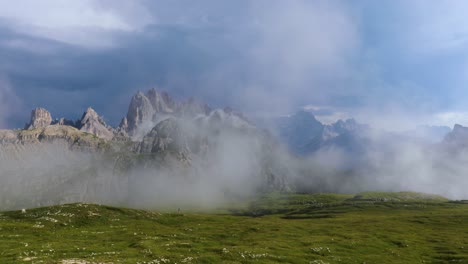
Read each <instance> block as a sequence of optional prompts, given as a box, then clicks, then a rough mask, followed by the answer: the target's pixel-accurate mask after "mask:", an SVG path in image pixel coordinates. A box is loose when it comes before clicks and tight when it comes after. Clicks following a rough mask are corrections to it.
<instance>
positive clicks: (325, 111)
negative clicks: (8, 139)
mask: <svg viewBox="0 0 468 264" xmlns="http://www.w3.org/2000/svg"><path fill="white" fill-rule="evenodd" d="M467 13H468V2H467V1H463V0H460V1H457V0H447V1H437V0H412V1H406V0H381V1H372V0H356V1H320V0H317V1H315V0H303V1H301V0H258V1H248V0H237V1H219V0H200V1H190V0H133V1H124V0H77V1H63V0H42V1H33V0H29V1H28V0H15V1H10V0H0V128H15V127H22V126H24V123H25V122H27V121H28V119H29V115H30V111H31V109H33V108H35V107H45V108H46V109H48V110H49V111H51V113H52V115H53V117H56V118H59V117H66V118H70V119H77V118H79V117H80V116H81V113H82V112H83V111H85V109H86V108H87V107H88V106H91V107H93V108H94V109H95V110H96V111H97V112H98V113H99V114H100V115H102V116H103V117H104V119H105V120H107V121H108V122H109V123H110V124H112V125H117V124H118V123H119V121H120V119H121V118H122V117H123V116H124V115H125V114H126V111H127V108H128V104H129V101H130V98H131V96H132V95H133V94H134V93H136V92H137V91H140V90H147V89H149V88H152V87H156V88H157V89H160V90H165V91H168V92H169V93H170V94H171V95H172V96H173V97H175V98H179V99H184V98H188V97H195V98H199V99H200V100H203V101H205V102H207V103H209V104H210V105H213V106H214V107H224V106H230V107H232V108H234V109H237V110H239V111H242V112H245V113H247V114H248V115H253V116H272V115H273V116H275V115H284V114H288V113H292V112H294V111H297V110H298V109H301V108H305V109H308V110H309V111H312V112H313V113H316V114H317V115H318V117H319V118H320V119H321V120H324V121H325V122H332V121H334V120H336V119H338V118H348V117H354V118H356V119H357V120H358V121H360V122H363V123H369V124H371V125H374V126H376V127H381V128H384V129H389V130H399V129H407V128H409V127H411V126H416V125H421V124H430V125H448V126H452V125H453V124H454V123H460V124H462V125H467V126H468V103H467V102H468V92H467V89H466V83H467V77H468V75H467V74H468V60H467V59H468V16H466V14H467Z"/></svg>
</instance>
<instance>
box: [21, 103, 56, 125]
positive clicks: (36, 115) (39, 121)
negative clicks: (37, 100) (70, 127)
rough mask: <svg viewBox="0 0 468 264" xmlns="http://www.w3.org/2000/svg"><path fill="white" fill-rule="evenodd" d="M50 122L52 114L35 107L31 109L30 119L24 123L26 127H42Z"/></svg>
mask: <svg viewBox="0 0 468 264" xmlns="http://www.w3.org/2000/svg"><path fill="white" fill-rule="evenodd" d="M50 124H52V115H51V114H50V112H49V111H47V110H46V109H44V108H42V107H38V108H35V109H33V110H32V111H31V120H30V122H29V124H27V125H26V129H36V128H43V127H46V126H48V125H50Z"/></svg>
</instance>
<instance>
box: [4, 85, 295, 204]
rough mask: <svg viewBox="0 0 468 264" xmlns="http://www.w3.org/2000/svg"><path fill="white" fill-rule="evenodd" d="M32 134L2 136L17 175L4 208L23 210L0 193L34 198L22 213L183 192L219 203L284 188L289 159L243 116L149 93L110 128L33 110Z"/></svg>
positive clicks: (95, 120) (7, 166)
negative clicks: (222, 199) (45, 207)
mask: <svg viewBox="0 0 468 264" xmlns="http://www.w3.org/2000/svg"><path fill="white" fill-rule="evenodd" d="M28 128H29V129H28V130H0V144H1V148H0V175H3V174H5V175H13V176H14V175H16V176H17V177H16V176H14V177H12V178H11V179H10V178H8V179H6V178H3V179H0V183H1V184H0V198H1V199H0V208H1V207H3V205H5V203H6V204H8V206H10V207H11V208H15V207H16V206H20V204H21V203H15V204H13V203H9V202H11V201H7V200H8V197H10V196H11V195H14V194H11V195H10V194H9V193H10V192H9V190H8V189H6V188H3V189H2V188H1V186H5V185H3V183H5V182H6V184H10V186H16V187H17V188H18V190H21V193H24V194H31V196H32V197H34V199H32V200H31V198H30V197H29V196H28V198H25V200H24V202H25V204H24V205H23V204H21V206H27V204H28V203H30V202H31V201H34V205H35V206H38V205H44V204H53V203H57V202H65V201H66V202H78V201H91V202H106V203H110V202H112V201H114V202H115V201H122V202H124V203H125V202H129V201H141V200H142V199H148V197H150V198H149V202H154V201H155V200H157V199H156V198H155V197H160V196H158V195H160V193H166V195H167V196H171V195H174V191H175V190H180V189H181V188H182V189H184V195H188V197H191V196H190V195H194V192H195V193H196V192H197V190H203V192H202V193H199V194H198V193H197V194H196V195H200V197H204V196H205V195H206V193H210V195H213V197H217V198H220V197H224V195H225V194H226V192H228V193H230V194H232V195H234V196H236V195H244V194H245V193H248V192H254V191H258V190H276V191H285V190H288V189H289V184H288V180H287V175H288V170H287V168H286V166H285V164H283V162H282V160H281V159H282V158H283V157H282V156H281V155H283V154H284V153H285V152H283V151H282V150H281V149H280V148H278V146H277V145H276V144H275V142H274V141H273V139H272V138H270V137H268V136H267V134H266V133H264V132H263V131H262V130H260V129H258V128H257V127H256V126H255V125H253V124H252V123H250V122H249V121H248V120H247V119H246V118H245V117H243V116H242V115H241V114H239V113H236V112H234V111H232V110H231V109H228V108H226V109H215V110H211V109H210V108H209V107H208V106H207V105H206V104H203V103H201V102H198V101H196V100H193V99H191V100H188V101H185V102H176V101H174V100H172V99H171V98H170V97H169V95H167V94H166V93H160V92H157V91H156V90H154V89H153V90H150V91H148V92H147V93H142V92H139V93H137V94H136V95H135V96H133V98H132V99H131V102H130V106H129V111H128V113H127V116H126V117H125V118H124V119H123V120H122V122H121V124H120V125H119V127H118V128H116V129H114V128H111V127H109V126H108V125H107V124H106V123H105V122H104V120H103V119H102V118H101V117H100V116H99V115H98V114H97V113H96V111H94V110H93V109H92V108H88V109H87V110H86V111H85V112H84V113H83V115H82V117H81V119H79V120H78V121H76V122H72V121H68V120H65V119H59V120H55V121H52V117H51V115H50V113H49V112H47V111H46V110H45V109H36V110H35V111H33V114H32V118H31V122H30V124H29V125H28ZM52 160H54V161H57V162H52ZM24 168H27V169H24ZM24 182H31V183H32V184H24ZM145 189H148V192H142V191H141V190H145ZM156 189H157V191H155V190H156ZM7 194H8V195H7ZM109 197H116V199H110V200H109ZM4 198H5V199H4ZM62 198H63V199H62ZM163 198H164V197H163ZM2 201H5V203H2ZM137 205H138V204H137ZM138 206H141V205H138ZM3 208H4V207H3Z"/></svg>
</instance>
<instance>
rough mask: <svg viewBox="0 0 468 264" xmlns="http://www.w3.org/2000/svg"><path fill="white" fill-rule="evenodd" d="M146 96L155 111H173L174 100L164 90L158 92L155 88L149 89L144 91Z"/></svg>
mask: <svg viewBox="0 0 468 264" xmlns="http://www.w3.org/2000/svg"><path fill="white" fill-rule="evenodd" d="M146 97H147V98H148V99H149V101H150V102H151V106H153V110H154V111H155V113H173V112H174V105H175V104H174V101H172V98H170V97H169V95H168V94H167V93H166V92H162V93H159V92H158V91H156V89H154V88H153V89H151V90H149V91H148V92H147V93H146Z"/></svg>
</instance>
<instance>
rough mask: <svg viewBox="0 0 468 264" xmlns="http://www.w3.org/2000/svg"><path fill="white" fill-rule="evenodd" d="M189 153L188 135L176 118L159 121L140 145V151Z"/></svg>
mask: <svg viewBox="0 0 468 264" xmlns="http://www.w3.org/2000/svg"><path fill="white" fill-rule="evenodd" d="M165 151H169V152H175V153H182V152H184V153H188V152H189V149H188V144H187V135H186V133H185V132H184V131H183V130H182V128H181V125H180V124H179V122H178V120H177V119H175V118H167V119H165V120H163V121H161V122H159V123H158V124H157V125H156V126H155V127H154V128H153V129H152V130H151V131H150V132H149V133H148V134H146V135H145V137H144V138H143V140H142V141H141V143H140V145H139V149H138V152H140V153H161V152H165Z"/></svg>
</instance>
